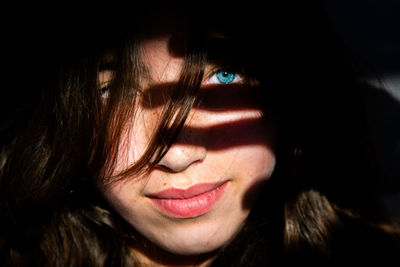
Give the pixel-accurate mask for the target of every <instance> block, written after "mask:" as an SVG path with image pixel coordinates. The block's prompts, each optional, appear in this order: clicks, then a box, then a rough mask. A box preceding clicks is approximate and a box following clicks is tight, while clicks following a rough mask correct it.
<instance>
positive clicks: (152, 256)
mask: <svg viewBox="0 0 400 267" xmlns="http://www.w3.org/2000/svg"><path fill="white" fill-rule="evenodd" d="M131 253H132V256H133V257H134V259H135V261H137V262H138V263H140V266H157V267H167V266H168V267H172V266H177V267H190V266H196V267H206V266H210V264H211V263H212V261H213V259H214V258H215V257H216V254H217V252H216V251H214V252H210V253H205V254H200V255H176V254H172V253H170V252H168V251H165V250H163V249H161V248H158V247H156V246H155V245H150V246H146V247H144V246H143V247H140V248H138V247H134V248H132V250H131Z"/></svg>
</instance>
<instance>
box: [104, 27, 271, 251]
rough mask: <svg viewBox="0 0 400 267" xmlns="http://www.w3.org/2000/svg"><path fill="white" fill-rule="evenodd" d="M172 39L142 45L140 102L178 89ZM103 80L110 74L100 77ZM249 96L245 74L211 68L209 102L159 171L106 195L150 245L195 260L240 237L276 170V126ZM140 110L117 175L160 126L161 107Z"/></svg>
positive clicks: (192, 117)
mask: <svg viewBox="0 0 400 267" xmlns="http://www.w3.org/2000/svg"><path fill="white" fill-rule="evenodd" d="M170 39H171V36H168V35H165V36H160V37H157V38H151V39H146V40H144V41H143V43H142V48H143V54H142V59H143V62H144V64H145V66H146V67H147V69H148V73H147V75H145V76H144V77H143V79H142V85H143V95H146V93H151V95H152V96H154V97H157V96H162V95H163V90H167V88H168V86H169V85H171V84H174V83H176V82H177V81H178V78H179V75H180V72H181V69H182V66H183V63H184V60H183V58H182V57H180V56H179V55H176V54H173V53H171V49H170V45H171V44H170ZM102 75H103V76H102ZM102 79H103V80H104V79H107V73H103V74H100V80H102ZM252 90H253V88H250V87H247V86H246V85H245V83H244V77H243V76H241V75H240V74H238V73H235V72H230V71H225V72H224V71H218V66H216V65H214V64H207V66H206V70H205V76H204V79H203V83H202V88H201V93H202V94H203V95H204V96H205V97H204V98H203V101H202V102H201V104H200V105H199V106H195V107H194V108H193V109H192V110H191V111H190V114H189V117H188V119H187V120H186V123H185V125H184V127H183V129H182V130H181V132H180V134H179V136H178V138H177V140H176V141H175V143H174V144H173V145H172V147H171V148H170V149H169V150H168V152H167V154H166V155H165V156H164V157H163V158H162V160H161V161H160V162H159V163H158V164H157V166H156V167H155V168H154V169H152V170H151V171H150V172H149V173H147V174H145V175H142V176H140V177H128V178H127V179H124V180H122V181H116V182H113V183H111V184H108V185H106V186H104V187H102V188H101V191H102V193H103V195H104V196H105V198H106V199H107V200H108V202H109V203H110V204H111V205H112V207H113V208H114V209H115V210H116V211H117V212H118V213H119V214H120V215H121V216H122V217H123V218H124V219H125V220H126V221H127V222H128V223H129V224H130V225H132V226H133V227H134V228H135V229H136V230H137V231H138V232H140V233H141V234H142V235H143V236H144V237H146V238H147V239H148V240H150V241H152V242H153V243H155V244H156V245H158V246H159V247H161V248H163V249H165V250H167V251H169V252H171V253H174V254H179V255H194V254H202V253H206V252H211V251H214V250H216V249H218V248H220V247H221V246H223V245H225V244H227V243H228V242H229V241H230V240H231V239H232V238H233V237H234V235H235V234H236V233H237V232H238V231H239V230H240V229H241V227H242V225H243V223H244V221H245V220H246V217H247V216H248V214H249V212H250V209H251V207H252V205H253V202H254V201H255V197H256V196H257V194H258V192H259V190H260V188H261V186H262V184H263V183H264V182H265V181H266V180H267V179H268V178H269V177H270V176H271V173H272V171H273V169H274V165H275V155H274V152H273V150H272V146H271V144H272V140H271V139H272V136H273V133H272V132H273V126H272V125H271V124H272V122H269V118H268V114H262V112H261V110H260V109H259V108H258V107H257V105H256V104H255V101H253V100H249V99H252V98H251V96H252V94H253V92H252ZM150 91H151V92H150ZM207 95H209V97H207ZM137 106H138V107H137V111H136V114H135V118H134V119H133V121H132V123H129V124H128V126H127V129H126V130H125V131H124V134H123V136H122V140H121V143H120V150H119V153H118V158H117V166H116V169H115V171H114V172H115V174H117V173H119V172H121V171H123V170H125V169H126V168H128V167H129V166H131V165H132V164H134V163H135V162H136V161H137V160H138V159H139V158H140V157H141V155H143V152H144V151H145V150H146V148H147V146H148V144H149V141H150V139H151V138H152V134H153V133H154V130H155V128H156V127H157V125H158V123H159V120H160V116H161V111H162V105H153V106H152V105H148V104H145V101H143V102H141V101H138V103H137Z"/></svg>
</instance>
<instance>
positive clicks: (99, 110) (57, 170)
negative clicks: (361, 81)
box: [0, 3, 399, 266]
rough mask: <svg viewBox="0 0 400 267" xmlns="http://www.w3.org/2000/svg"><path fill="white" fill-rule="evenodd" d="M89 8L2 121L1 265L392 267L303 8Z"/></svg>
mask: <svg viewBox="0 0 400 267" xmlns="http://www.w3.org/2000/svg"><path fill="white" fill-rule="evenodd" d="M314 5H315V3H314ZM88 7H89V9H88V10H90V11H88V10H86V11H87V13H85V15H84V16H83V17H82V20H81V21H80V22H79V21H78V22H76V21H74V24H73V25H78V27H75V28H74V27H72V30H73V31H71V32H73V34H74V36H75V37H74V38H75V39H69V38H68V37H69V35H68V32H67V31H66V29H69V28H68V27H69V26H70V25H68V27H67V28H66V29H64V30H63V31H61V33H62V34H61V35H60V36H59V38H60V43H61V44H62V45H61V47H60V49H59V50H55V51H54V52H55V54H56V55H61V56H60V57H59V58H57V60H56V61H54V58H53V56H52V54H51V53H50V56H49V58H48V59H49V61H48V66H50V67H49V69H51V70H49V71H48V75H49V76H48V77H46V79H43V80H44V82H42V83H40V84H39V85H38V86H37V87H38V88H39V89H40V92H38V94H35V93H33V95H34V96H35V97H37V99H38V102H36V103H32V104H31V105H28V106H27V107H24V109H22V111H21V112H20V113H15V114H16V115H14V117H12V116H10V119H9V120H7V123H5V125H6V126H3V127H2V129H4V130H2V137H3V138H2V140H4V141H3V142H2V164H1V180H0V188H1V222H2V225H4V226H3V227H2V228H3V229H2V232H1V247H2V248H1V251H2V254H1V255H2V257H1V260H2V263H3V265H11V266H14V265H17V266H19V265H38V266H104V265H107V266H132V265H135V264H136V265H138V266H143V265H149V266H157V265H159V266H208V265H215V266H264V265H267V266H268V265H273V264H279V265H285V264H289V263H301V262H302V261H304V262H307V263H308V264H329V263H334V264H335V263H337V264H339V263H342V261H354V262H359V261H364V260H365V261H370V260H377V259H379V260H382V259H385V258H387V259H388V260H389V259H390V260H391V259H392V258H391V257H394V256H393V255H392V254H391V251H389V250H390V249H398V248H399V241H398V240H399V235H398V231H397V229H396V228H395V227H394V226H393V225H392V224H391V222H390V220H389V219H387V218H386V217H385V214H384V213H383V212H382V210H381V207H380V206H379V205H380V203H379V194H378V190H376V189H377V188H376V185H377V180H375V179H376V177H378V166H376V165H374V161H373V155H374V154H373V151H371V150H369V145H368V136H367V134H366V129H364V128H363V127H364V124H363V123H364V122H363V121H362V116H363V114H362V106H360V104H359V102H358V97H359V96H358V91H357V90H360V87H359V86H357V84H356V75H355V73H354V71H353V70H352V66H351V62H350V61H349V60H348V55H347V54H346V52H345V50H344V48H343V47H342V46H341V44H340V42H338V41H337V39H336V38H335V36H334V34H333V33H332V32H330V31H329V27H328V26H327V25H326V24H324V23H326V22H325V20H324V17H323V14H322V13H321V11H320V10H319V9H317V8H316V7H313V6H312V5H310V6H309V7H308V6H303V5H299V6H294V3H293V6H291V7H290V8H289V9H287V8H285V7H283V6H281V4H277V3H270V4H269V5H267V6H266V7H265V8H263V10H262V11H261V10H259V9H257V8H255V7H240V8H238V7H237V6H232V7H229V6H228V7H227V6H225V5H223V4H221V5H207V4H206V3H205V4H204V5H202V6H198V7H196V8H189V7H187V6H181V5H177V4H176V5H174V4H172V3H168V4H167V5H156V4H155V3H152V5H148V6H147V5H144V4H143V6H136V7H134V8H133V7H132V8H131V7H129V6H127V5H122V4H121V5H116V7H114V8H113V7H112V6H109V5H96V6H88ZM310 7H311V9H310ZM300 11H304V13H302V12H300ZM306 11H307V13H305V12H306ZM67 14H68V15H69V13H68V12H67ZM246 14H247V15H248V14H251V15H252V16H251V18H248V17H247V16H246V17H245V15H246ZM240 18H241V19H240ZM80 23H81V24H80ZM61 29H63V28H61ZM76 30H78V32H75V31H76ZM44 62H46V61H44ZM46 66H47V65H46ZM46 66H44V67H46ZM54 68H55V71H54ZM20 118H23V119H24V120H25V121H26V123H21V122H20V121H21V120H20ZM17 121H18V122H17ZM366 163H368V165H366ZM350 248H351V252H350V250H349V249H350Z"/></svg>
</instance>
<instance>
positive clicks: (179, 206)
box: [151, 183, 227, 218]
mask: <svg viewBox="0 0 400 267" xmlns="http://www.w3.org/2000/svg"><path fill="white" fill-rule="evenodd" d="M226 185H227V183H224V184H222V185H220V186H218V187H217V188H215V189H213V190H210V191H207V192H205V193H202V194H199V195H197V196H194V197H191V198H183V199H175V198H174V199H168V198H151V200H152V201H153V203H154V204H155V205H156V206H157V207H158V208H159V209H160V210H161V211H163V212H164V213H166V214H167V215H169V216H172V217H175V218H195V217H198V216H201V215H203V214H205V213H207V212H209V211H210V210H211V209H212V208H213V207H214V205H215V204H216V203H217V202H218V200H219V199H220V198H221V197H222V195H223V194H224V191H225V188H226Z"/></svg>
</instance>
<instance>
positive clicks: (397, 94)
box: [324, 0, 400, 222]
mask: <svg viewBox="0 0 400 267" xmlns="http://www.w3.org/2000/svg"><path fill="white" fill-rule="evenodd" d="M324 2H325V6H326V9H327V12H328V14H329V15H330V17H331V20H332V23H333V25H334V26H335V28H336V29H337V31H338V32H339V33H340V35H341V36H342V38H343V39H344V40H345V41H346V42H347V44H348V45H349V46H350V47H351V48H352V49H353V50H354V52H355V53H356V54H358V55H359V56H360V57H362V58H363V59H364V60H365V61H366V62H367V64H368V65H369V66H370V67H371V68H372V69H373V70H374V71H375V72H376V74H377V75H370V76H369V77H365V78H364V79H365V80H366V81H368V82H369V83H371V84H373V85H375V86H377V87H379V88H381V90H382V91H380V92H379V93H378V94H370V93H366V95H365V103H366V108H367V114H368V119H369V126H370V130H371V135H372V139H373V141H374V142H375V144H376V147H377V151H378V153H379V157H380V159H381V161H382V164H383V167H384V173H385V177H384V181H383V183H384V184H383V186H384V188H385V191H386V196H387V197H386V203H387V205H388V207H389V209H390V210H391V212H392V213H393V215H394V216H395V218H396V220H397V221H399V222H400V1H398V0H350V1H349V0H324Z"/></svg>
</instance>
